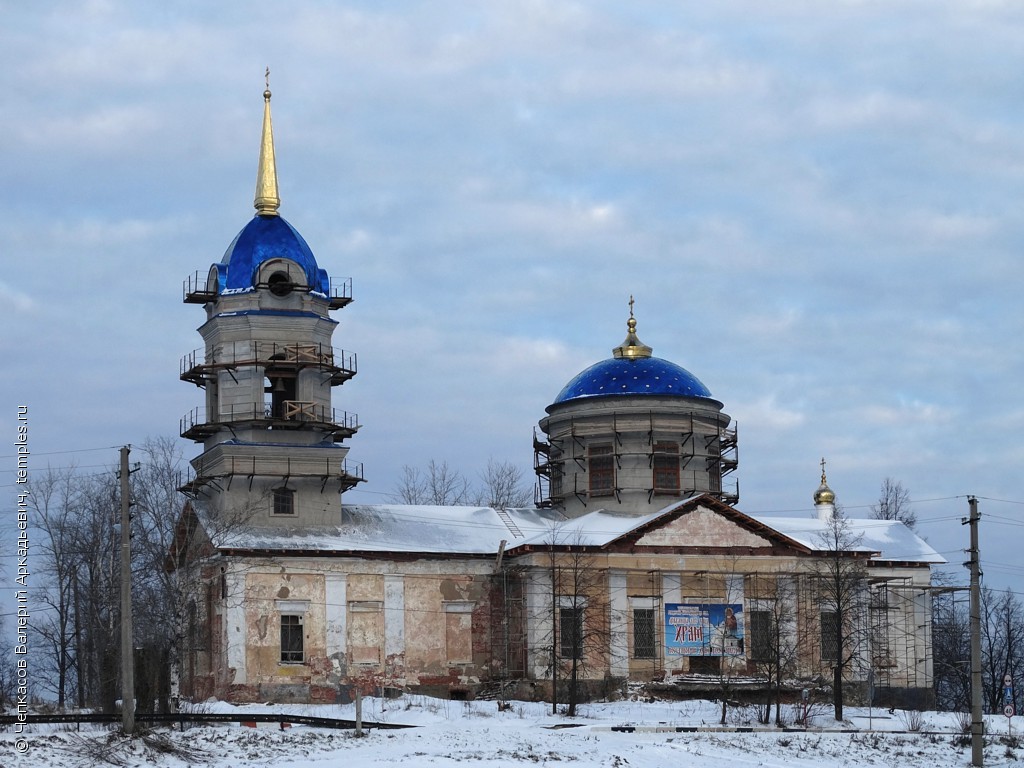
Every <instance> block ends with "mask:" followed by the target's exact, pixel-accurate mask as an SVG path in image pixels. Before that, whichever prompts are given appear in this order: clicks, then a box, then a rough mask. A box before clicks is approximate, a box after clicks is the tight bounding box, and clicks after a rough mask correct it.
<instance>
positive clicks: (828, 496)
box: [814, 458, 836, 504]
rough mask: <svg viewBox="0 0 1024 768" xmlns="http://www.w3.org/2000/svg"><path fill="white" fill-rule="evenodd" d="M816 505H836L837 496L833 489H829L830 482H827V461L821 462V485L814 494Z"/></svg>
mask: <svg viewBox="0 0 1024 768" xmlns="http://www.w3.org/2000/svg"><path fill="white" fill-rule="evenodd" d="M814 503H815V504H835V503H836V495H835V493H833V491H832V489H831V488H829V487H828V481H826V480H825V459H824V458H822V460H821V485H819V486H818V490H816V491H815V492H814Z"/></svg>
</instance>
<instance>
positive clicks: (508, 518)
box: [494, 508, 526, 539]
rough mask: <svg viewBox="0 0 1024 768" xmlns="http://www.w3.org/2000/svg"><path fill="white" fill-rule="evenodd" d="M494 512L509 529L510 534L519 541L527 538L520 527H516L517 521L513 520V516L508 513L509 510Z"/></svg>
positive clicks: (496, 510)
mask: <svg viewBox="0 0 1024 768" xmlns="http://www.w3.org/2000/svg"><path fill="white" fill-rule="evenodd" d="M494 511H495V512H497V513H498V517H500V518H501V522H503V523H504V524H505V526H506V527H507V528H508V530H509V532H510V533H511V534H512V535H513V536H514V537H515V538H517V539H525V538H526V537H525V536H524V535H523V532H522V531H520V530H519V526H518V525H516V521H515V520H513V519H512V515H510V514H509V513H508V510H507V509H500V508H498V509H495V510H494Z"/></svg>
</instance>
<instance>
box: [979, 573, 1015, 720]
mask: <svg viewBox="0 0 1024 768" xmlns="http://www.w3.org/2000/svg"><path fill="white" fill-rule="evenodd" d="M981 598H982V599H981V607H982V620H981V646H982V647H981V661H982V672H983V676H984V682H983V685H984V699H985V704H986V708H987V710H988V711H989V712H999V711H1000V710H1001V709H1002V707H1003V679H1004V678H1005V677H1006V676H1007V675H1009V676H1010V678H1011V679H1013V678H1015V677H1017V675H1019V670H1020V669H1021V667H1022V663H1024V608H1022V606H1021V603H1020V600H1018V599H1017V597H1016V595H1014V594H1013V592H1011V591H1010V590H1009V589H1007V590H1006V591H1005V592H1001V593H995V592H993V591H992V590H991V589H988V588H986V589H984V590H983V591H982V596H981Z"/></svg>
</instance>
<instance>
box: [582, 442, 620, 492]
mask: <svg viewBox="0 0 1024 768" xmlns="http://www.w3.org/2000/svg"><path fill="white" fill-rule="evenodd" d="M588 458H589V467H588V472H589V474H590V495H591V496H611V495H612V494H613V493H614V492H615V456H614V455H613V454H612V447H611V446H610V445H592V446H590V448H589V449H588Z"/></svg>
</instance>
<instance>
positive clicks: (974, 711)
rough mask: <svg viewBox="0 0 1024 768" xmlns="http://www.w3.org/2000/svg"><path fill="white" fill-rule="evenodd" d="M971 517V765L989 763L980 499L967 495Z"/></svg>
mask: <svg viewBox="0 0 1024 768" xmlns="http://www.w3.org/2000/svg"><path fill="white" fill-rule="evenodd" d="M967 503H968V504H969V505H970V509H971V516H970V517H969V518H968V519H967V520H964V521H963V522H964V524H965V525H970V526H971V548H970V550H969V551H970V555H971V559H970V561H969V562H968V563H967V565H968V567H969V568H970V569H971V765H974V766H978V767H979V768H980V766H983V765H984V764H985V753H984V746H985V742H984V737H985V721H984V718H983V717H982V707H981V555H980V552H979V549H978V521H979V520H980V519H981V515H980V514H978V500H977V499H976V498H974V497H973V496H968V497H967Z"/></svg>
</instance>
